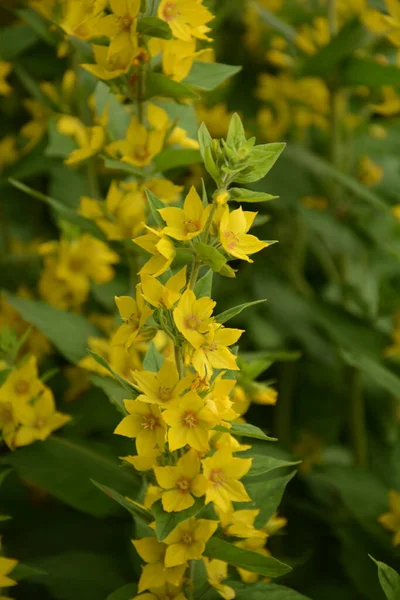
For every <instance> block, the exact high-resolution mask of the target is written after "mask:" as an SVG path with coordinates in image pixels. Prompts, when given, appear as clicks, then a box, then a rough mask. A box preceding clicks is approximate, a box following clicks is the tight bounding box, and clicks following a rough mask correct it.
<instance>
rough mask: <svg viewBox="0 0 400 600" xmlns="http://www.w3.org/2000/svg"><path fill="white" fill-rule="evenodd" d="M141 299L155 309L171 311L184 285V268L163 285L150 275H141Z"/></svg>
mask: <svg viewBox="0 0 400 600" xmlns="http://www.w3.org/2000/svg"><path fill="white" fill-rule="evenodd" d="M141 281H142V293H143V298H144V299H145V300H146V301H147V302H148V303H149V304H151V305H152V306H155V307H156V308H167V309H172V308H173V307H174V305H175V304H176V303H177V301H178V300H179V297H180V292H181V290H182V288H184V287H185V285H186V267H184V268H183V269H181V270H180V271H178V273H176V274H175V275H173V276H172V277H170V278H169V279H168V281H167V283H166V284H165V285H163V284H162V283H161V282H160V281H158V279H156V278H155V277H152V276H151V275H142V277H141Z"/></svg>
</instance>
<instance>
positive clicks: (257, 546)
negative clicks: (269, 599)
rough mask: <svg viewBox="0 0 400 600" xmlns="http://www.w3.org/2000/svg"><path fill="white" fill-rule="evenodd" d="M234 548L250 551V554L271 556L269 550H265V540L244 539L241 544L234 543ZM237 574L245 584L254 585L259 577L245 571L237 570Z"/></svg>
mask: <svg viewBox="0 0 400 600" xmlns="http://www.w3.org/2000/svg"><path fill="white" fill-rule="evenodd" d="M235 546H238V548H244V549H245V550H251V551H252V552H257V554H262V555H263V556H271V553H270V552H269V550H267V549H266V548H265V538H261V537H251V538H246V539H245V540H242V541H241V542H236V543H235ZM238 572H239V575H240V577H241V579H242V581H244V582H245V583H254V582H255V581H257V580H258V577H259V575H258V573H253V572H252V571H246V570H245V569H240V568H238Z"/></svg>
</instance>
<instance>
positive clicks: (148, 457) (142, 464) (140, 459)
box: [121, 448, 161, 471]
mask: <svg viewBox="0 0 400 600" xmlns="http://www.w3.org/2000/svg"><path fill="white" fill-rule="evenodd" d="M160 456H161V452H160V450H159V449H158V448H155V449H154V450H151V452H147V454H142V455H140V456H139V455H137V456H122V457H121V458H122V460H125V461H126V462H127V463H129V464H130V465H132V466H133V467H134V468H135V469H136V471H150V470H151V469H153V468H154V465H157V464H158V462H157V461H158V458H159V457H160Z"/></svg>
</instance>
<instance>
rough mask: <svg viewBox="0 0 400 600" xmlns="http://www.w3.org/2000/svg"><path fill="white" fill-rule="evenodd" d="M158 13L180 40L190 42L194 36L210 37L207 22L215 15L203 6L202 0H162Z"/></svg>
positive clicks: (200, 37)
mask: <svg viewBox="0 0 400 600" xmlns="http://www.w3.org/2000/svg"><path fill="white" fill-rule="evenodd" d="M157 14H158V17H159V18H160V19H163V21H166V22H167V23H168V25H169V26H170V27H171V29H172V33H173V35H174V36H175V37H176V38H178V39H179V40H183V41H186V42H189V41H190V40H191V39H192V37H194V38H199V39H202V40H209V39H210V38H209V37H208V36H207V33H208V32H209V31H210V28H209V27H208V26H207V23H209V22H210V21H211V20H212V19H213V15H212V14H211V13H210V11H209V10H208V9H207V8H206V7H205V6H203V4H202V0H161V2H160V5H159V7H158V13H157Z"/></svg>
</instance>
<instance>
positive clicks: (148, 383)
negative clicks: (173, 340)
mask: <svg viewBox="0 0 400 600" xmlns="http://www.w3.org/2000/svg"><path fill="white" fill-rule="evenodd" d="M132 375H133V377H134V380H135V382H136V384H137V386H138V388H139V389H140V391H141V392H143V394H142V395H140V396H139V397H138V400H140V401H142V402H148V403H149V404H158V405H159V406H162V407H164V408H165V407H168V406H169V404H170V403H171V402H173V401H175V400H178V399H179V396H180V395H181V394H182V393H183V392H184V391H185V390H186V389H187V388H188V387H189V385H190V381H191V377H186V378H184V379H180V378H179V374H178V371H177V369H176V366H175V364H174V363H173V362H172V361H170V360H165V361H164V363H163V365H162V367H161V369H160V370H159V371H158V373H152V372H151V371H134V372H133V373H132Z"/></svg>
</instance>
